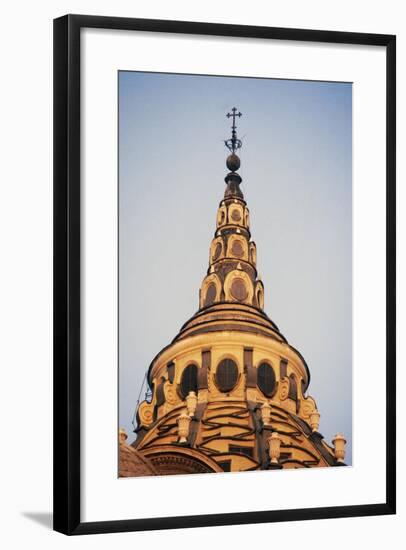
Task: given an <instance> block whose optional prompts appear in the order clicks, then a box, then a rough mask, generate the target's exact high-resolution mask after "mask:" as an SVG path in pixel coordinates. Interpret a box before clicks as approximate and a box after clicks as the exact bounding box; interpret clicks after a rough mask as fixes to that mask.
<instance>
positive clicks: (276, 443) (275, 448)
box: [268, 432, 281, 464]
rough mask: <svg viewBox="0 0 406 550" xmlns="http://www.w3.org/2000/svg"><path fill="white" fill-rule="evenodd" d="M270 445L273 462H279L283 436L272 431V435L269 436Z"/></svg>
mask: <svg viewBox="0 0 406 550" xmlns="http://www.w3.org/2000/svg"><path fill="white" fill-rule="evenodd" d="M268 445H269V458H270V459H271V464H278V461H279V457H280V456H281V437H280V435H279V434H278V432H272V434H271V437H269V438H268Z"/></svg>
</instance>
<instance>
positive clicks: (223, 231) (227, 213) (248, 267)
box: [200, 107, 264, 310]
mask: <svg viewBox="0 0 406 550" xmlns="http://www.w3.org/2000/svg"><path fill="white" fill-rule="evenodd" d="M241 116H242V115H241V113H240V112H237V109H236V108H235V107H233V109H232V111H231V113H227V117H229V118H230V117H232V119H233V125H232V127H231V138H230V139H228V140H226V141H224V143H225V145H226V147H227V148H228V149H229V151H230V152H231V153H230V155H229V156H228V157H227V160H226V165H227V168H228V169H229V170H231V172H229V173H228V174H227V176H226V177H225V182H226V184H227V188H226V191H225V194H224V199H223V200H222V201H221V203H220V205H219V208H218V211H217V224H216V225H217V227H216V231H215V234H214V238H213V240H212V243H211V246H210V257H209V269H208V272H207V276H206V277H205V279H204V281H203V284H202V287H201V292H200V307H201V308H203V307H208V306H211V305H213V304H215V303H222V302H237V303H240V304H246V305H250V306H253V307H255V308H258V309H261V310H262V309H263V307H264V286H263V284H262V281H260V280H258V279H257V276H258V274H257V269H256V263H257V258H256V246H255V243H254V242H253V241H252V240H251V233H250V229H249V224H250V221H249V210H248V207H247V203H246V202H245V200H244V195H243V194H242V192H241V190H240V184H241V181H242V179H241V177H240V176H239V174H237V172H236V171H237V170H238V169H239V167H240V164H241V163H240V158H239V157H238V156H237V155H236V151H237V150H238V149H240V148H241V147H242V142H241V140H240V139H238V137H237V127H236V125H235V118H236V117H241Z"/></svg>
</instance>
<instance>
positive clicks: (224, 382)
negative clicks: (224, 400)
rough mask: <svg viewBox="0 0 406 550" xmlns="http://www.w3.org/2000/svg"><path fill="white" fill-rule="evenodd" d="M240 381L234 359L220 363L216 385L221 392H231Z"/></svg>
mask: <svg viewBox="0 0 406 550" xmlns="http://www.w3.org/2000/svg"><path fill="white" fill-rule="evenodd" d="M237 380H238V367H237V365H236V363H235V362H234V361H233V360H232V359H223V360H222V361H220V363H219V365H218V367H217V370H216V384H217V386H218V388H219V390H220V391H222V392H229V391H231V390H232V389H233V388H234V386H235V385H236V383H237Z"/></svg>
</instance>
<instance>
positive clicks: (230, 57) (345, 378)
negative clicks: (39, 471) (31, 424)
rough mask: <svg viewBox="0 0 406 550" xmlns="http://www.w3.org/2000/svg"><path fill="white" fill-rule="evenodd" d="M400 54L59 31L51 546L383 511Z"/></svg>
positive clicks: (348, 41) (295, 37)
mask: <svg viewBox="0 0 406 550" xmlns="http://www.w3.org/2000/svg"><path fill="white" fill-rule="evenodd" d="M395 44H396V42H395V37H394V36H388V35H370V34H361V33H345V32H329V31H313V30H298V29H279V28H270V27H250V26H236V25H220V24H208V23H193V22H180V21H158V20H142V19H125V18H113V17H93V16H81V15H69V16H65V17H62V18H59V19H56V20H55V21H54V247H55V248H54V528H55V529H56V530H57V531H60V532H62V533H65V534H88V533H89V534H90V533H107V532H117V531H132V530H150V529H169V528H177V527H197V526H211V525H230V524H241V523H260V522H273V521H291V520H301V519H321V518H335V517H350V516H364V515H382V514H393V513H395V431H396V424H395V421H396V419H395V359H396V351H395V101H396V93H395ZM206 474H207V475H206ZM372 480H373V481H372ZM349 487H351V490H349Z"/></svg>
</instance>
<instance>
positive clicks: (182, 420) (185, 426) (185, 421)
mask: <svg viewBox="0 0 406 550" xmlns="http://www.w3.org/2000/svg"><path fill="white" fill-rule="evenodd" d="M190 421H191V418H190V416H189V415H188V414H186V413H185V412H182V413H181V414H180V415H179V416H178V420H177V422H178V436H179V443H187V437H188V435H189V426H190Z"/></svg>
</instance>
